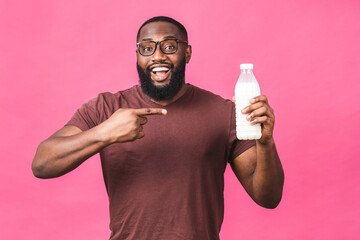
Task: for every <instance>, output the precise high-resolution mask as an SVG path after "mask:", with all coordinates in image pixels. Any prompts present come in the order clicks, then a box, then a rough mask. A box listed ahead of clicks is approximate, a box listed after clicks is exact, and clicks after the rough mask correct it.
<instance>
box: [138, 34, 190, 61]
mask: <svg viewBox="0 0 360 240" xmlns="http://www.w3.org/2000/svg"><path fill="white" fill-rule="evenodd" d="M168 40H175V41H176V49H175V52H173V53H165V52H164V51H163V50H162V49H161V45H160V43H162V42H164V41H168ZM144 42H153V43H155V48H154V51H153V52H152V53H151V54H149V55H144V54H142V53H141V51H140V44H141V43H144ZM179 43H186V44H188V41H185V40H179V39H171V38H170V39H164V40H161V41H142V42H138V43H136V46H137V49H138V51H139V53H140V55H141V56H144V57H149V56H152V55H153V54H154V53H155V52H156V50H157V46H158V45H159V46H160V47H159V48H160V50H161V52H162V53H163V54H167V55H170V54H174V53H176V52H177V50H178V48H179Z"/></svg>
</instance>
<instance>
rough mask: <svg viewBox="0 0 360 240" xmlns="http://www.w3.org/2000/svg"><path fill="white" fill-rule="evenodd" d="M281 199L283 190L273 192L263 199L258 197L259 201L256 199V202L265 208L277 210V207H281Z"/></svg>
mask: <svg viewBox="0 0 360 240" xmlns="http://www.w3.org/2000/svg"><path fill="white" fill-rule="evenodd" d="M281 199H282V189H281V190H279V191H278V192H272V193H268V194H266V195H263V196H261V197H258V198H257V199H254V201H255V202H256V203H257V204H258V205H259V206H261V207H263V208H267V209H275V208H277V206H279V204H280V202H281Z"/></svg>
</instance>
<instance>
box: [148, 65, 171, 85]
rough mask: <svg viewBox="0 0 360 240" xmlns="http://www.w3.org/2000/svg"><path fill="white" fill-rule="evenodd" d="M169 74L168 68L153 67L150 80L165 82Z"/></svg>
mask: <svg viewBox="0 0 360 240" xmlns="http://www.w3.org/2000/svg"><path fill="white" fill-rule="evenodd" d="M169 74H170V68H169V67H154V68H153V69H151V78H152V79H153V80H154V81H158V82H162V81H165V80H166V79H167V78H168V77H169Z"/></svg>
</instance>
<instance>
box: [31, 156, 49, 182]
mask: <svg viewBox="0 0 360 240" xmlns="http://www.w3.org/2000/svg"><path fill="white" fill-rule="evenodd" d="M37 160H38V159H36V158H34V160H33V162H32V165H31V170H32V172H33V174H34V176H35V177H37V178H41V179H46V178H50V177H49V176H47V175H46V171H45V166H44V164H41V163H39V161H37Z"/></svg>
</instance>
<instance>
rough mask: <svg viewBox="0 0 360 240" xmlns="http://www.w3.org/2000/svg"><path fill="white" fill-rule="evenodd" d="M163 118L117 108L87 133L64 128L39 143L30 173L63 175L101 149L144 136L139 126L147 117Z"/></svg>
mask: <svg viewBox="0 0 360 240" xmlns="http://www.w3.org/2000/svg"><path fill="white" fill-rule="evenodd" d="M152 114H157V115H166V110H164V109H156V108H147V109H119V110H117V111H116V112H115V113H114V114H113V115H111V117H110V118H109V119H107V120H106V121H104V122H103V123H101V124H99V125H97V126H96V127H93V128H91V129H89V130H86V131H81V129H79V128H78V127H75V126H65V127H63V128H62V129H60V130H59V131H57V132H56V133H55V134H53V135H52V136H51V137H49V138H48V139H46V140H45V141H43V142H42V143H40V145H39V146H38V149H37V151H36V154H35V157H34V159H33V162H32V171H33V173H34V175H35V176H36V177H38V178H55V177H59V176H62V175H64V174H66V173H68V172H70V171H72V170H73V169H75V168H76V167H78V166H79V165H80V164H81V163H83V162H84V161H85V160H86V159H88V158H89V157H91V156H92V155H94V154H96V153H98V152H99V151H100V150H101V149H102V148H104V147H106V146H108V145H110V144H113V143H116V142H118V143H121V142H129V141H135V140H136V139H139V138H142V137H144V135H145V134H144V132H143V127H142V125H144V124H146V122H147V118H146V117H145V116H146V115H152Z"/></svg>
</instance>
